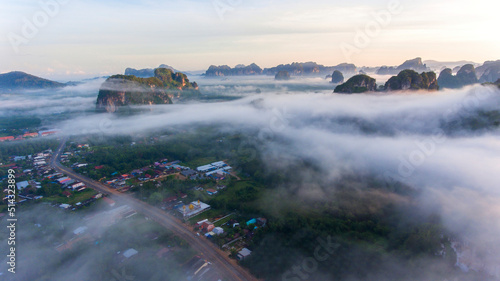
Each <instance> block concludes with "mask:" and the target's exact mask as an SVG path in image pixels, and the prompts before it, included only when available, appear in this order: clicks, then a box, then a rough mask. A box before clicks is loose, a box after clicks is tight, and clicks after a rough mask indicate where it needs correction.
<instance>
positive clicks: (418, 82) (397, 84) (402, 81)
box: [384, 69, 439, 91]
mask: <svg viewBox="0 0 500 281" xmlns="http://www.w3.org/2000/svg"><path fill="white" fill-rule="evenodd" d="M384 89H385V90H386V91H397V90H438V89H439V86H438V82H437V79H436V73H434V72H422V73H421V74H418V73H417V72H416V71H413V70H410V69H406V70H403V71H401V72H400V73H399V74H398V75H397V76H392V77H391V78H390V79H389V80H388V81H387V82H386V83H385V86H384Z"/></svg>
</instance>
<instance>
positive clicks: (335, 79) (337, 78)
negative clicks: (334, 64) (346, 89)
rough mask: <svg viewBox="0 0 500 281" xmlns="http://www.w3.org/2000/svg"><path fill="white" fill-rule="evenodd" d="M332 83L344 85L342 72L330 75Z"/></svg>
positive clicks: (336, 71)
mask: <svg viewBox="0 0 500 281" xmlns="http://www.w3.org/2000/svg"><path fill="white" fill-rule="evenodd" d="M332 83H334V84H338V83H344V75H343V74H342V72H340V71H338V70H335V71H334V72H333V73H332Z"/></svg>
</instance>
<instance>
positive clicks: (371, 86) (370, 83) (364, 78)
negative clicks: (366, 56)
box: [334, 74, 377, 94]
mask: <svg viewBox="0 0 500 281" xmlns="http://www.w3.org/2000/svg"><path fill="white" fill-rule="evenodd" d="M376 89H377V83H376V80H375V79H373V78H371V77H370V76H368V75H364V74H360V75H355V76H353V77H351V78H349V80H347V82H345V83H344V84H340V85H338V86H337V87H335V90H334V92H335V93H344V94H355V93H364V92H368V91H375V90H376Z"/></svg>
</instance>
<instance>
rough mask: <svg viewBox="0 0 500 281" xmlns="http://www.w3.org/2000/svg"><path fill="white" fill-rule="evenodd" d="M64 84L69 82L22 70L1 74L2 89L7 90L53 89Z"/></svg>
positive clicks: (0, 84)
mask: <svg viewBox="0 0 500 281" xmlns="http://www.w3.org/2000/svg"><path fill="white" fill-rule="evenodd" d="M64 86H67V84H65V83H59V82H56V81H51V80H48V79H44V78H41V77H38V76H34V75H31V74H28V73H25V72H21V71H12V72H9V73H4V74H0V90H2V91H7V92H10V91H15V90H21V89H24V90H40V89H52V88H61V87H64Z"/></svg>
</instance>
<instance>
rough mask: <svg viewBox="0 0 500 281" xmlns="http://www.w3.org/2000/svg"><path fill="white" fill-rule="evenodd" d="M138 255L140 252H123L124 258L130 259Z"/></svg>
mask: <svg viewBox="0 0 500 281" xmlns="http://www.w3.org/2000/svg"><path fill="white" fill-rule="evenodd" d="M138 253H139V252H138V251H137V250H136V249H133V248H130V249H128V250H126V251H125V252H123V256H124V257H125V258H127V259H128V258H130V257H132V256H135V255H137V254H138Z"/></svg>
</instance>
